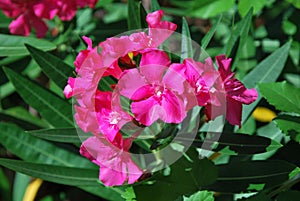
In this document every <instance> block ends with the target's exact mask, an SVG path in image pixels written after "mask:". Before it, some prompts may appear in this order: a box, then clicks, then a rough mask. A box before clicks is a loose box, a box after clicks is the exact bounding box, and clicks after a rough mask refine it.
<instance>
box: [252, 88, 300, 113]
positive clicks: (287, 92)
mask: <svg viewBox="0 0 300 201" xmlns="http://www.w3.org/2000/svg"><path fill="white" fill-rule="evenodd" d="M258 88H259V91H260V93H261V94H262V96H263V97H264V98H265V99H267V101H268V102H269V103H270V104H271V105H273V106H275V107H276V109H278V110H282V111H284V112H295V113H298V114H300V104H299V102H300V89H299V88H297V87H294V86H293V85H291V84H288V83H287V82H278V83H264V84H259V86H258Z"/></svg>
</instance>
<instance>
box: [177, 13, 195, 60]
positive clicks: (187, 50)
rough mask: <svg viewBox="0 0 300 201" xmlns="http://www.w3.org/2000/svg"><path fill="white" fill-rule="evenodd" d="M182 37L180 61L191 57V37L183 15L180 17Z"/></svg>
mask: <svg viewBox="0 0 300 201" xmlns="http://www.w3.org/2000/svg"><path fill="white" fill-rule="evenodd" d="M181 34H182V39H181V57H180V60H181V61H180V62H182V61H183V60H184V59H186V58H193V48H192V39H191V34H190V30H189V25H188V23H187V21H186V19H185V18H184V17H182V32H181Z"/></svg>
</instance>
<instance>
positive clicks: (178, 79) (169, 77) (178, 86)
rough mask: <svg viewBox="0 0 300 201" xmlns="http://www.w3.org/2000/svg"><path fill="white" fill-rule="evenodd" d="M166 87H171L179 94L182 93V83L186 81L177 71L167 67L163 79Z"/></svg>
mask: <svg viewBox="0 0 300 201" xmlns="http://www.w3.org/2000/svg"><path fill="white" fill-rule="evenodd" d="M162 82H163V83H164V84H165V85H166V87H167V88H168V89H172V91H175V92H177V93H179V94H182V93H183V92H184V90H185V88H184V83H185V82H186V79H185V77H183V76H182V75H180V74H179V73H177V72H176V71H175V70H173V69H172V68H169V69H168V71H167V72H166V74H165V76H164V78H163V81H162Z"/></svg>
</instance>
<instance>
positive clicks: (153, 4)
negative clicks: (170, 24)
mask: <svg viewBox="0 0 300 201" xmlns="http://www.w3.org/2000/svg"><path fill="white" fill-rule="evenodd" d="M156 10H160V5H159V3H158V1H157V0H151V12H154V11H156Z"/></svg>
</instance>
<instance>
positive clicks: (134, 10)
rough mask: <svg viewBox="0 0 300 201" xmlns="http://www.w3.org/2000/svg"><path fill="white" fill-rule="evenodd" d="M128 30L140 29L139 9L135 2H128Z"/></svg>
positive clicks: (129, 0)
mask: <svg viewBox="0 0 300 201" xmlns="http://www.w3.org/2000/svg"><path fill="white" fill-rule="evenodd" d="M127 24H128V30H135V29H140V28H142V26H141V17H140V9H139V7H138V5H137V3H136V2H135V0H128V18H127Z"/></svg>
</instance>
